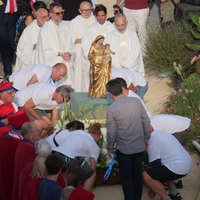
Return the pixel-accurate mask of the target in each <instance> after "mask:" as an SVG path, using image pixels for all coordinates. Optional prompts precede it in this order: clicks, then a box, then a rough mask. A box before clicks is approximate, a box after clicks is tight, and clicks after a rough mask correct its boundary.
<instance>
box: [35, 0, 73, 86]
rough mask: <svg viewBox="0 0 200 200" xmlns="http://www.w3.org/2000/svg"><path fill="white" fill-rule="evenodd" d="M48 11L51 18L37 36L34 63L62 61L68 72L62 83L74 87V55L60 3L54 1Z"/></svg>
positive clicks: (52, 63)
mask: <svg viewBox="0 0 200 200" xmlns="http://www.w3.org/2000/svg"><path fill="white" fill-rule="evenodd" d="M49 12H50V17H51V19H50V20H49V21H48V22H47V23H45V25H44V26H43V27H42V29H41V31H40V34H39V37H38V43H37V47H36V54H35V64H47V65H50V66H53V65H55V64H56V63H64V64H65V65H66V66H67V72H68V73H67V76H66V77H65V78H64V80H63V82H62V84H69V85H71V86H72V87H74V83H73V81H74V79H73V68H72V66H73V58H74V56H75V55H74V48H73V45H72V38H71V34H70V30H69V28H68V26H67V25H65V24H64V23H63V22H62V17H63V14H64V11H63V9H62V6H61V4H59V3H57V2H55V3H52V4H51V6H50V8H49Z"/></svg>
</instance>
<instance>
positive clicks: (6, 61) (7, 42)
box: [0, 13, 18, 75]
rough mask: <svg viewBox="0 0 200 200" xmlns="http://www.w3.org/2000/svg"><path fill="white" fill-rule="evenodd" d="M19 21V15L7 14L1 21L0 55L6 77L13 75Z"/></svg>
mask: <svg viewBox="0 0 200 200" xmlns="http://www.w3.org/2000/svg"><path fill="white" fill-rule="evenodd" d="M17 19H18V14H17V13H13V14H9V13H5V14H4V15H3V17H2V18H1V19H0V41H1V42H0V54H1V59H2V62H3V71H4V73H5V74H6V75H7V74H11V73H12V62H13V56H14V40H15V32H16V30H15V27H16V22H17Z"/></svg>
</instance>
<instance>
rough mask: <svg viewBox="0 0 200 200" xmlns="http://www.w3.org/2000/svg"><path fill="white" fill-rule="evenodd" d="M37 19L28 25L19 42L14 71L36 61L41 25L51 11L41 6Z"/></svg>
mask: <svg viewBox="0 0 200 200" xmlns="http://www.w3.org/2000/svg"><path fill="white" fill-rule="evenodd" d="M36 16H37V19H35V20H34V21H33V22H32V23H31V24H30V25H29V26H28V27H26V28H25V29H24V31H23V33H22V35H21V37H20V39H19V42H18V44H17V53H16V54H17V58H16V64H15V69H14V71H17V70H19V69H21V68H24V67H26V66H29V65H31V64H33V63H34V58H35V49H36V44H37V40H38V35H39V32H40V29H41V27H42V26H43V25H44V23H45V22H46V21H48V19H49V17H48V16H49V13H48V11H47V10H46V9H44V8H39V9H38V10H37V12H36Z"/></svg>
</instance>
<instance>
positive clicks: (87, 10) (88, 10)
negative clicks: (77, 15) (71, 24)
mask: <svg viewBox="0 0 200 200" xmlns="http://www.w3.org/2000/svg"><path fill="white" fill-rule="evenodd" d="M91 10H92V9H85V10H81V12H90V11H91Z"/></svg>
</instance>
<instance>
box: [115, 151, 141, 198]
mask: <svg viewBox="0 0 200 200" xmlns="http://www.w3.org/2000/svg"><path fill="white" fill-rule="evenodd" d="M143 153H144V152H141V153H135V154H123V153H121V152H120V151H119V150H117V151H116V155H117V161H118V163H119V170H120V174H121V178H122V188H123V192H124V197H125V198H124V199H125V200H141V198H142V188H143V181H142V161H143Z"/></svg>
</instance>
